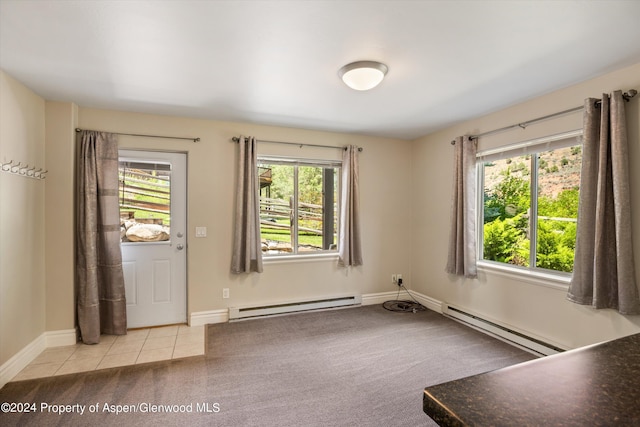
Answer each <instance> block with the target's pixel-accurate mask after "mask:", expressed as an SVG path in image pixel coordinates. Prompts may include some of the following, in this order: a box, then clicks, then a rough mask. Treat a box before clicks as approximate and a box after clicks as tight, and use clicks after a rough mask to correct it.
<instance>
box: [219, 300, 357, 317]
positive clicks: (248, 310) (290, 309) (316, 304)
mask: <svg viewBox="0 0 640 427" xmlns="http://www.w3.org/2000/svg"><path fill="white" fill-rule="evenodd" d="M361 304H362V296H361V295H352V296H347V297H340V298H326V299H318V300H313V301H298V302H289V303H282V304H272V305H264V306H258V307H230V308H229V320H238V319H246V318H250V317H264V316H272V315H274V314H284V313H296V312H300V311H309V310H319V309H327V308H338V307H348V306H355V305H361Z"/></svg>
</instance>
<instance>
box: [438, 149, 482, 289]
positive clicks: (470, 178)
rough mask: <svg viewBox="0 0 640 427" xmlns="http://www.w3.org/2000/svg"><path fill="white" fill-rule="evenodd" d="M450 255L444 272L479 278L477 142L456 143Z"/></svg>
mask: <svg viewBox="0 0 640 427" xmlns="http://www.w3.org/2000/svg"><path fill="white" fill-rule="evenodd" d="M453 170H454V178H453V195H452V199H451V229H450V232H449V253H448V258H447V267H446V269H445V271H446V272H447V273H450V274H455V275H457V276H465V277H471V278H473V277H476V276H477V268H476V251H477V250H476V240H477V239H476V221H477V218H476V210H477V209H476V203H477V202H476V186H477V185H476V140H472V139H470V138H469V137H468V136H459V137H458V138H456V139H455V155H454V164H453Z"/></svg>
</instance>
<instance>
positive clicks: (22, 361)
mask: <svg viewBox="0 0 640 427" xmlns="http://www.w3.org/2000/svg"><path fill="white" fill-rule="evenodd" d="M75 343H76V330H75V329H63V330H60V331H47V332H43V333H42V334H41V335H40V336H39V337H38V338H36V339H34V340H33V341H31V342H30V343H29V344H27V345H26V346H25V347H23V348H22V350H20V351H19V352H17V353H16V354H14V355H13V356H12V357H11V359H9V360H7V361H6V362H5V363H3V364H2V366H0V388H2V387H4V385H5V384H6V383H8V382H9V381H11V380H12V379H13V377H15V376H16V375H17V374H18V373H19V372H20V371H22V370H23V369H24V368H25V367H27V366H28V365H29V363H31V362H33V361H34V359H35V358H36V357H38V356H39V355H40V353H42V352H43V351H44V350H46V349H47V348H49V347H60V346H64V345H74V344H75Z"/></svg>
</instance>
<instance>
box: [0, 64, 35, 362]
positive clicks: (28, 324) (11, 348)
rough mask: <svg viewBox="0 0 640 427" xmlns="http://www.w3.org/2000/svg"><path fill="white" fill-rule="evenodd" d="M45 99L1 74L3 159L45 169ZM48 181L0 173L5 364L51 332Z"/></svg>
mask: <svg viewBox="0 0 640 427" xmlns="http://www.w3.org/2000/svg"><path fill="white" fill-rule="evenodd" d="M44 110H45V102H44V100H43V99H42V98H40V97H39V96H37V95H36V94H34V93H33V92H32V91H30V90H29V89H27V88H26V87H25V86H23V85H22V84H21V83H20V82H18V81H16V80H15V79H13V78H12V77H10V76H9V75H7V74H6V73H4V72H3V71H1V70H0V160H1V161H2V162H8V161H10V160H13V161H14V162H22V163H26V164H28V165H30V166H33V165H35V166H37V167H38V168H40V167H43V166H44V165H45V151H44V132H45V122H44ZM45 185H46V180H35V179H30V178H24V177H21V176H16V175H13V174H9V173H5V172H0V254H2V255H1V256H0V365H2V364H3V363H5V362H6V361H7V360H9V359H10V358H11V357H12V356H13V355H14V354H16V353H17V352H18V351H20V350H22V349H23V348H24V347H25V346H26V345H28V344H29V343H31V342H32V341H33V340H35V339H36V338H38V337H39V336H40V335H41V334H42V333H43V332H44V331H45V295H46V291H45V278H44V270H45V265H44V259H45V256H44V240H45V238H44V233H45V229H44V221H45V219H44V197H45Z"/></svg>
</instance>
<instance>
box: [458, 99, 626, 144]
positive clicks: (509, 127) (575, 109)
mask: <svg viewBox="0 0 640 427" xmlns="http://www.w3.org/2000/svg"><path fill="white" fill-rule="evenodd" d="M637 94H638V91H637V90H635V89H631V90H629V92H625V93H623V94H622V98H624V100H625V101H630V100H631V98H633V97H634V96H636V95H637ZM599 102H601V101H599ZM583 109H584V106H580V107H574V108H570V109H568V110H564V111H559V112H557V113H553V114H549V115H547V116H543V117H537V118H535V119H532V120H528V121H526V122H522V123H517V124H515V125H510V126H505V127H503V128H500V129H494V130H490V131H488V132H483V133H479V134H478V135H471V136H469V139H478V138H480V137H481V136H487V135H493V134H494V133H498V132H503V131H505V130H509V129H513V128H522V129H524V128H526V127H527V126H529V125H531V124H534V123H537V122H541V121H543V120H547V119H550V118H552V117H558V116H562V115H564V114H569V113H573V112H576V111H580V110H583ZM455 143H456V141H455V140H454V141H451V145H455Z"/></svg>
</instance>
